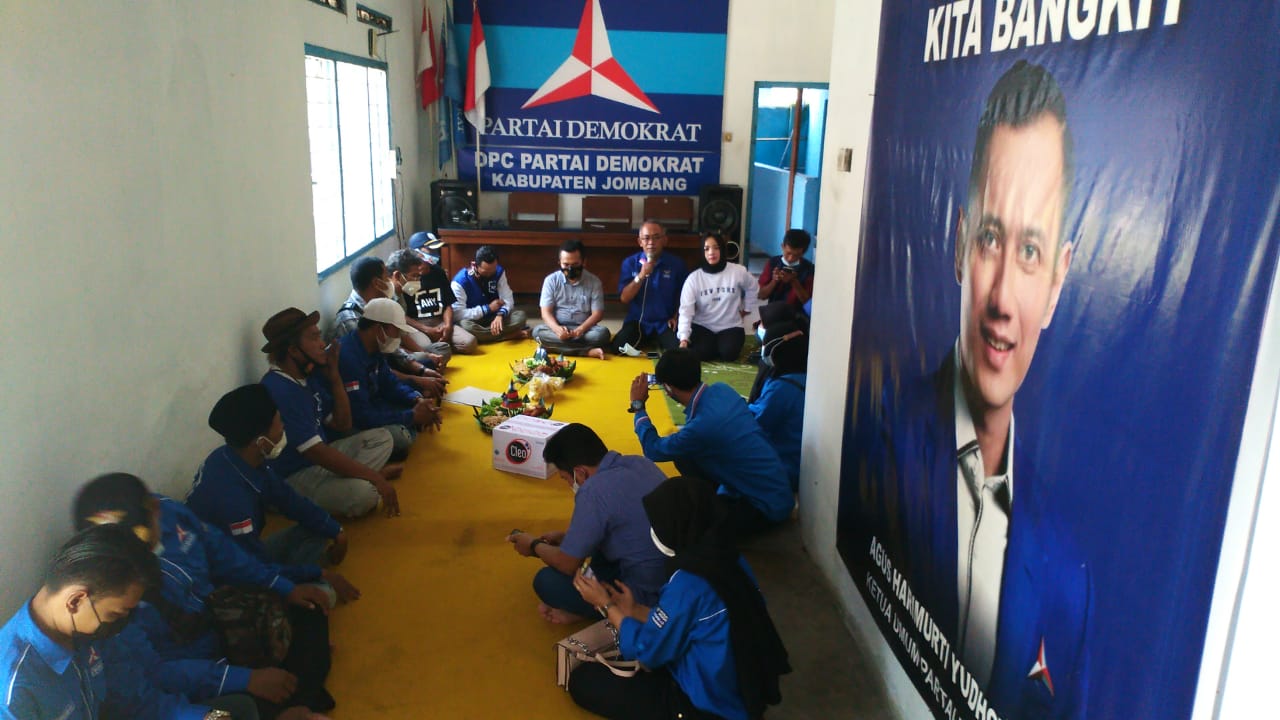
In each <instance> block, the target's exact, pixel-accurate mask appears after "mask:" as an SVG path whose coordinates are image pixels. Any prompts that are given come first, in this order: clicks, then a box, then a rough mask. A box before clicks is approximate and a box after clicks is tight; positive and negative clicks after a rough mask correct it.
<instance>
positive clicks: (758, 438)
mask: <svg viewBox="0 0 1280 720" xmlns="http://www.w3.org/2000/svg"><path fill="white" fill-rule="evenodd" d="M655 373H656V375H657V379H658V382H659V383H660V384H661V385H662V388H663V390H665V391H666V393H667V394H668V395H670V396H671V397H672V398H673V399H674V400H675V401H676V402H678V403H680V404H681V405H683V406H684V408H685V418H686V422H685V425H684V427H683V428H681V429H680V430H679V432H676V433H675V434H673V435H668V436H666V437H662V436H660V435H658V431H657V430H655V429H654V427H653V422H652V421H651V420H650V419H649V413H648V411H647V410H645V401H647V400H648V399H649V382H648V374H647V373H641V374H640V375H639V376H637V377H636V379H635V380H634V381H632V383H631V406H630V408H629V410H630V411H631V412H633V413H635V415H636V417H635V431H636V436H637V437H639V438H640V446H641V447H642V448H644V456H645V457H647V458H649V459H650V460H652V461H654V462H663V461H666V460H674V461H675V463H676V468H677V469H679V470H680V472H681V473H682V474H684V475H694V476H697V477H701V478H705V479H707V480H710V481H712V482H714V483H716V485H717V486H718V492H719V493H720V495H722V496H725V497H726V498H727V502H728V503H729V507H730V512H729V522H730V525H731V526H732V528H733V530H734V531H735V532H736V533H737V534H738V535H739V536H742V535H749V534H753V533H757V532H759V531H761V530H764V529H765V528H768V527H770V526H772V525H776V524H778V523H780V522H782V521H784V520H786V519H787V518H788V517H790V516H791V510H792V509H793V508H794V507H795V496H794V494H793V493H792V492H791V481H790V480H789V479H788V475H787V468H786V467H785V466H784V465H783V464H782V459H781V458H779V457H778V451H776V450H774V449H773V446H772V445H770V444H769V440H768V438H766V437H765V436H764V432H762V431H761V430H760V425H759V423H757V422H756V419H755V417H754V416H753V415H752V414H751V411H750V410H748V409H747V403H746V401H744V400H743V399H742V396H741V395H739V394H738V392H737V391H736V390H734V389H733V388H731V387H729V386H728V385H726V384H724V383H715V384H712V385H707V384H705V383H703V382H702V365H701V364H700V363H699V362H698V358H697V356H695V355H694V354H693V351H691V350H685V349H680V348H677V349H675V350H668V351H667V352H665V353H663V355H662V358H661V359H660V360H658V365H657V368H656V369H655Z"/></svg>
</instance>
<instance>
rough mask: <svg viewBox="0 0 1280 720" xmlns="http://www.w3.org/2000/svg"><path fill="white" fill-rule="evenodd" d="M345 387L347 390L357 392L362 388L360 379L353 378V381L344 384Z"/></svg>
mask: <svg viewBox="0 0 1280 720" xmlns="http://www.w3.org/2000/svg"><path fill="white" fill-rule="evenodd" d="M343 387H344V388H346V389H347V392H355V391H357V390H359V389H360V381H359V380H352V381H351V382H349V383H346V384H344V385H343Z"/></svg>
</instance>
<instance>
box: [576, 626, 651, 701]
mask: <svg viewBox="0 0 1280 720" xmlns="http://www.w3.org/2000/svg"><path fill="white" fill-rule="evenodd" d="M621 656H622V651H621V650H620V649H619V648H618V631H617V629H615V628H614V627H613V626H612V625H610V624H609V621H608V620H601V621H599V622H596V623H592V624H591V625H589V626H587V627H586V628H583V629H582V630H579V631H578V632H576V633H574V634H572V635H570V636H569V637H567V638H565V639H563V640H561V641H560V642H558V643H556V685H558V686H560V687H562V688H564V689H565V690H568V689H569V676H570V675H571V674H573V671H574V670H575V669H577V667H578V666H579V665H581V664H582V663H584V662H592V663H600V664H601V665H604V666H605V667H607V668H609V672H611V673H613V674H614V675H617V676H618V677H634V676H635V674H636V673H637V672H639V671H641V670H644V669H645V668H644V666H643V665H641V664H640V661H639V660H622V659H621Z"/></svg>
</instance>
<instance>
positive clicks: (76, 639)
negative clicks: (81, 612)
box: [71, 596, 131, 647]
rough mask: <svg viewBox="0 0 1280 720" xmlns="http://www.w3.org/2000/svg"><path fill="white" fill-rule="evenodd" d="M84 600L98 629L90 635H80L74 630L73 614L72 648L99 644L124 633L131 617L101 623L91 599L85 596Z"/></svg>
mask: <svg viewBox="0 0 1280 720" xmlns="http://www.w3.org/2000/svg"><path fill="white" fill-rule="evenodd" d="M86 599H87V600H88V601H89V609H90V610H91V611H93V617H94V618H95V619H97V621H98V629H97V630H94V631H93V632H91V633H82V632H80V631H79V630H76V616H75V614H74V613H73V614H72V615H71V644H72V645H73V646H75V647H81V646H82V645H84V644H86V643H91V642H101V641H103V640H107V639H110V638H113V637H115V636H116V635H119V634H120V633H121V632H124V629H125V628H126V627H128V626H129V618H130V617H131V615H125V616H124V617H122V618H120V619H119V620H112V621H111V622H103V621H102V617H101V616H100V615H98V608H97V607H95V606H94V604H93V598H91V597H87V596H86Z"/></svg>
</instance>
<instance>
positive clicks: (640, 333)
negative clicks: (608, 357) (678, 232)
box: [611, 220, 687, 355]
mask: <svg viewBox="0 0 1280 720" xmlns="http://www.w3.org/2000/svg"><path fill="white" fill-rule="evenodd" d="M636 242H637V243H638V244H639V245H640V252H638V253H636V254H635V255H631V256H630V257H628V258H626V259H625V260H623V261H622V272H621V274H619V275H618V297H619V299H620V300H622V302H624V303H626V305H627V316H626V317H625V318H624V319H623V321H622V327H621V328H620V329H619V330H618V334H617V335H614V337H613V343H612V344H611V347H612V348H613V349H614V352H617V353H619V354H628V355H630V354H638V352H637V348H639V347H640V346H641V345H642V344H643V343H645V342H648V341H649V340H650V339H652V340H654V341H655V342H656V343H657V345H658V347H660V348H662V349H663V350H670V349H672V348H675V347H679V345H680V340H679V339H678V338H676V315H677V314H678V312H679V310H680V290H681V289H682V288H683V287H684V279H685V275H686V274H687V273H686V270H685V266H684V261H683V260H681V259H680V258H678V257H676V256H675V255H671V254H668V253H665V252H663V250H664V249H665V248H666V247H667V230H666V228H664V227H662V223H660V222H658V221H657V220H645V221H644V224H643V225H641V226H640V236H639V237H638V238H637V239H636Z"/></svg>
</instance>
